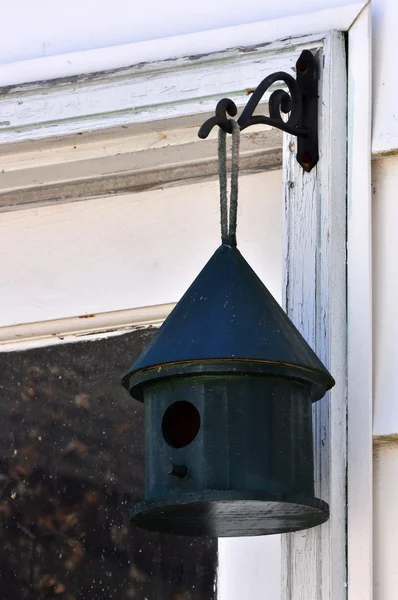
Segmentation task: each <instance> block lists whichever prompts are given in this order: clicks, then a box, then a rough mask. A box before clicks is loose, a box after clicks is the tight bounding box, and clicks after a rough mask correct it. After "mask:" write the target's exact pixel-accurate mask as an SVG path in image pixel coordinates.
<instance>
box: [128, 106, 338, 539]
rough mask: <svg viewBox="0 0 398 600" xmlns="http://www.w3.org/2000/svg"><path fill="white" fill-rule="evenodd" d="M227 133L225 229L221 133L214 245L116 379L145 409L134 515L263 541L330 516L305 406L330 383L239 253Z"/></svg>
mask: <svg viewBox="0 0 398 600" xmlns="http://www.w3.org/2000/svg"><path fill="white" fill-rule="evenodd" d="M217 118H218V117H217ZM231 121H232V120H231ZM217 124H219V123H218V122H217ZM231 129H232V170H231V198H230V207H229V223H228V214H227V212H228V211H227V197H226V195H227V192H226V145H225V138H226V132H225V131H224V130H222V129H221V130H220V134H219V136H220V137H219V162H220V201H221V202H220V204H221V231H222V244H221V246H220V247H219V248H218V249H217V250H216V252H215V253H214V254H213V256H212V257H211V258H210V260H209V262H208V263H207V264H206V265H205V267H204V268H203V270H202V271H201V273H200V274H199V275H198V277H197V278H196V279H195V281H194V282H193V283H192V285H191V286H190V288H189V289H188V290H187V292H186V293H185V294H184V296H183V297H182V298H181V300H180V301H179V302H178V304H177V305H176V307H175V308H174V310H173V311H172V312H171V313H170V315H169V316H168V318H167V319H166V321H165V322H164V323H163V325H162V326H161V327H160V329H159V330H158V332H157V334H156V335H155V336H154V337H153V338H152V341H151V342H150V344H149V345H148V347H147V348H146V350H145V351H144V352H143V354H142V355H141V356H140V357H139V358H138V360H137V361H136V362H135V363H134V364H133V365H132V367H131V369H130V371H129V372H128V373H127V374H126V375H125V377H124V379H123V385H124V386H125V387H126V388H127V389H128V390H129V392H130V394H131V396H132V397H133V398H135V399H136V400H139V401H141V402H144V404H145V439H146V442H145V446H146V450H145V460H146V465H145V499H144V500H143V501H142V502H141V503H139V504H137V505H136V506H134V507H133V508H132V511H131V519H132V521H133V522H134V523H135V524H136V525H138V526H140V527H142V528H144V529H148V530H152V531H158V532H167V533H175V534H180V535H193V536H217V537H222V536H247V535H264V534H272V533H283V532H289V531H296V530H299V529H306V528H308V527H313V526H315V525H319V524H320V523H323V522H324V521H326V520H327V518H328V515H329V507H328V505H327V504H326V503H325V502H323V501H322V500H320V499H318V498H315V497H314V472H313V471H314V469H313V438H312V403H313V402H314V401H316V400H319V399H320V398H322V396H324V394H325V393H326V391H327V390H328V389H330V388H331V387H332V386H333V385H334V380H333V378H332V376H331V375H330V373H329V372H328V371H327V369H326V368H325V367H324V365H323V364H322V362H321V361H320V360H319V358H318V357H317V356H316V354H315V353H314V352H313V350H312V349H311V348H310V346H309V345H308V344H307V342H306V341H305V340H304V338H303V337H302V335H301V334H300V332H299V331H298V330H297V329H296V327H295V326H294V325H293V323H292V322H291V321H290V319H289V318H288V316H287V315H286V313H285V312H284V311H283V310H282V308H281V307H280V306H279V304H278V303H277V301H276V300H275V299H274V298H273V296H272V295H271V294H270V292H269V291H268V290H267V288H266V287H265V286H264V284H263V283H262V281H261V280H260V279H259V277H258V276H257V275H256V273H255V272H254V271H253V269H252V268H251V267H250V265H249V264H248V263H247V262H246V260H245V259H244V258H243V256H242V254H241V253H240V252H239V250H238V249H237V247H236V215H237V175H238V157H239V131H240V128H239V124H237V123H236V122H235V121H232V124H231Z"/></svg>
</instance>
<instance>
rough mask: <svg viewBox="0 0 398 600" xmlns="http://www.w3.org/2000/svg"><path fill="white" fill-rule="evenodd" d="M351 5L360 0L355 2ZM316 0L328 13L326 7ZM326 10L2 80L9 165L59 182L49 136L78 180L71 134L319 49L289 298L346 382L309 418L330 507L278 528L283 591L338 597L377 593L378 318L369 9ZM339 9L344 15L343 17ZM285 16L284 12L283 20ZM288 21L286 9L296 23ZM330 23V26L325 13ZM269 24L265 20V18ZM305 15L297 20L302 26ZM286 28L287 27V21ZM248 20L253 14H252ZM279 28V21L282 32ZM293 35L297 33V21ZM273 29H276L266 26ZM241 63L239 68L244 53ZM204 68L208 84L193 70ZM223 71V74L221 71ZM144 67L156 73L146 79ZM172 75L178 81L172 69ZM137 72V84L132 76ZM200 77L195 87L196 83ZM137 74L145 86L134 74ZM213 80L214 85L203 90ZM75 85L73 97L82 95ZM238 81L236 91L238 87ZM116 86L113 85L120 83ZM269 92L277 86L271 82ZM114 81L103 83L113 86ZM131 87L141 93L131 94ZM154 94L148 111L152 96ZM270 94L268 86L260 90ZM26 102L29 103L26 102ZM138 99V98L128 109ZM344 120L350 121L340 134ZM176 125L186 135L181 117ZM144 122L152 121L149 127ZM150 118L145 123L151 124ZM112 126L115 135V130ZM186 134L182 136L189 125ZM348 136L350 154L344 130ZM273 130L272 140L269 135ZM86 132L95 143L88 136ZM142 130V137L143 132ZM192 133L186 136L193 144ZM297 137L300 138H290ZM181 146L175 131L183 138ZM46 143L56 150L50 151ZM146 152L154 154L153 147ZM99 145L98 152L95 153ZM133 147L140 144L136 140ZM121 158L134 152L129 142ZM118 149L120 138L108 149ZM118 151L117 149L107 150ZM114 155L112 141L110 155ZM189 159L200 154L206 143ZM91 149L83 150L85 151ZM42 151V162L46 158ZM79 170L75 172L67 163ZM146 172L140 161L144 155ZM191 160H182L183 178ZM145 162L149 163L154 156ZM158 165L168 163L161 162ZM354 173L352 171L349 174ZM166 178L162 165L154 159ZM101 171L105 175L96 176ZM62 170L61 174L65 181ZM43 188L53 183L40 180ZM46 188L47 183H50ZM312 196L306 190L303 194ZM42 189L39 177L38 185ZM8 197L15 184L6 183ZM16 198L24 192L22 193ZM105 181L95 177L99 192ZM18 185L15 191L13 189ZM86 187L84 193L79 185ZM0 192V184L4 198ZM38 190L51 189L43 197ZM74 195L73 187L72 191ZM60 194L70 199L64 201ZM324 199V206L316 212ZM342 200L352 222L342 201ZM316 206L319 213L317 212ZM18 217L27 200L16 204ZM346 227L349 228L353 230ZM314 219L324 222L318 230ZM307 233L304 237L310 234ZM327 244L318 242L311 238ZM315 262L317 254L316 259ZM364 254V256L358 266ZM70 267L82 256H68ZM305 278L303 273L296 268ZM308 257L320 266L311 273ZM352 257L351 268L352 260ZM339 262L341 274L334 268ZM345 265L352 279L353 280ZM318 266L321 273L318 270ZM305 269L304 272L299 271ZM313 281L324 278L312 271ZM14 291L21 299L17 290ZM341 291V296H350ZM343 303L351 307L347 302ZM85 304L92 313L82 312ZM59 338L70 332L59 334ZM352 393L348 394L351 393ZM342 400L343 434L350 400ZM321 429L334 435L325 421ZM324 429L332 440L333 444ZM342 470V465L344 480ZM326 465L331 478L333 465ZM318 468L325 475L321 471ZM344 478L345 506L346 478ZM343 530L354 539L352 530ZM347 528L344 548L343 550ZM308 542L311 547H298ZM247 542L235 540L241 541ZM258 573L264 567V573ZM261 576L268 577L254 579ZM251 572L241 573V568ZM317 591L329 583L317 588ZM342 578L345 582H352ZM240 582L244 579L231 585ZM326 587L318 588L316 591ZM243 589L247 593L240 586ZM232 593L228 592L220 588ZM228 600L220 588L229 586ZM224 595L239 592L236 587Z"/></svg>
mask: <svg viewBox="0 0 398 600" xmlns="http://www.w3.org/2000/svg"><path fill="white" fill-rule="evenodd" d="M353 7H354V8H353ZM338 11H339V19H340V21H339V22H340V26H339V28H340V31H341V32H345V34H346V38H347V41H348V44H347V48H348V61H347V63H346V60H345V54H344V52H345V43H344V42H345V41H344V39H343V36H342V34H341V33H335V32H329V33H321V34H317V33H314V32H313V30H312V28H313V27H315V26H316V27H317V31H328V29H329V27H330V23H331V20H330V19H331V17H330V15H331V12H332V13H333V12H334V15H335V16H336V15H337V12H338ZM321 13H324V15H323V16H322V15H321ZM316 14H317V15H318V16H317V17H316V18H315V17H309V18H308V16H307V19H305V18H304V17H305V16H298V17H297V20H296V24H297V23H301V24H302V26H303V27H304V23H306V25H305V28H304V29H303V31H308V32H309V35H306V36H300V37H294V38H288V39H284V40H282V41H274V42H273V41H270V42H269V43H268V42H267V43H266V44H265V45H259V46H258V47H254V48H253V47H248V46H249V44H248V43H247V44H246V46H247V47H246V48H243V49H234V50H225V51H224V52H221V51H220V50H218V51H217V52H216V53H215V54H210V55H207V56H205V57H200V58H193V59H192V58H186V59H184V58H181V59H178V60H177V61H175V60H174V61H172V62H170V61H167V60H166V61H164V62H163V63H159V62H154V63H150V64H148V65H146V66H144V67H143V66H139V67H132V68H129V69H126V70H122V71H120V70H119V69H118V70H116V71H113V72H110V73H106V74H98V75H95V76H93V77H91V78H88V79H87V78H86V77H81V78H80V79H79V78H77V80H73V81H71V80H70V78H69V79H66V80H64V81H61V82H54V81H49V82H44V83H41V84H36V83H33V84H27V85H18V86H16V87H14V88H12V89H9V90H7V93H5V90H3V93H2V94H1V95H0V106H1V107H2V109H4V111H5V112H4V114H5V117H4V119H5V121H4V122H7V121H9V122H10V123H9V125H6V126H4V127H2V130H1V131H0V144H1V146H2V148H3V149H5V150H6V154H7V155H8V156H11V159H10V160H11V162H12V168H13V169H14V171H15V172H18V170H19V171H20V172H22V171H23V170H24V169H25V168H26V166H29V165H30V163H29V161H30V160H33V158H30V157H29V156H28V154H29V149H33V150H35V151H36V150H37V149H42V150H44V153H43V156H44V159H43V160H44V162H42V163H41V164H40V168H41V169H42V172H43V173H44V174H45V177H47V184H48V185H54V182H57V181H58V180H57V177H58V171H57V168H59V164H60V161H59V162H56V161H54V160H53V159H51V149H52V148H53V145H54V144H61V146H62V147H64V146H65V143H66V142H67V144H69V146H70V149H69V154H68V156H67V157H66V161H68V160H69V161H70V163H71V164H72V163H73V165H74V167H73V168H72V169H71V174H70V181H71V182H74V181H75V182H76V181H77V180H78V178H79V175H78V173H79V169H81V166H82V164H84V163H82V162H79V160H78V161H76V160H74V159H71V154H72V153H73V145H74V140H76V139H78V138H77V135H79V134H81V133H87V134H88V133H89V132H90V131H94V133H96V134H98V140H99V141H98V142H96V140H95V139H94V138H93V141H92V144H93V146H92V147H91V150H93V148H94V150H93V151H95V152H98V147H97V146H96V143H97V145H101V144H102V145H103V144H104V140H105V141H107V140H108V141H109V139H111V138H112V135H114V131H115V128H119V127H126V128H127V130H129V127H131V126H134V124H136V123H143V122H148V121H149V120H154V121H161V120H162V119H163V120H165V119H175V118H177V117H178V118H179V119H184V118H189V117H191V116H192V115H195V116H196V117H199V118H201V117H202V116H203V114H205V113H206V112H208V111H212V110H213V108H214V104H215V100H216V99H217V98H219V97H222V96H224V95H232V97H233V99H234V100H235V102H236V103H237V105H238V107H240V106H242V105H243V104H244V103H245V101H246V99H247V95H246V90H247V89H248V88H251V87H254V86H255V85H256V84H257V83H258V82H259V81H260V80H261V79H262V78H263V77H264V76H265V75H266V74H267V73H268V72H273V71H275V70H287V69H288V68H291V66H292V65H293V64H294V60H295V57H296V55H297V52H298V49H300V48H302V47H306V48H313V49H315V48H317V47H321V46H322V47H323V48H324V52H325V53H324V58H325V63H324V64H323V66H322V77H323V79H322V86H323V87H322V97H321V101H320V105H319V111H320V120H321V122H322V125H321V137H322V136H323V142H322V145H321V154H323V157H321V163H320V165H319V166H318V167H317V168H316V169H314V170H313V172H312V173H311V174H309V175H307V174H306V175H304V176H303V174H302V173H301V172H300V170H299V168H298V166H297V164H296V162H295V158H294V153H292V152H291V148H292V145H291V144H290V142H291V141H292V140H291V139H290V138H289V136H285V137H284V158H283V169H284V186H283V187H284V197H285V211H286V212H285V223H286V229H285V265H286V269H285V275H286V281H285V286H284V287H285V306H286V308H287V311H288V314H289V315H290V317H291V318H292V319H293V320H294V321H295V322H296V324H297V326H298V327H299V328H301V329H302V331H303V333H304V335H305V336H306V337H307V339H309V341H310V342H311V343H312V344H313V345H314V346H315V348H316V350H317V351H318V353H319V354H320V355H321V357H322V358H323V359H324V360H325V361H326V362H327V363H328V364H329V365H330V367H331V370H332V372H333V373H334V374H335V373H338V374H339V382H338V385H337V386H336V388H335V389H334V390H333V391H332V393H331V395H330V402H329V404H326V403H323V404H322V406H321V408H320V409H319V411H318V413H317V417H316V420H315V432H314V439H315V442H316V480H317V485H320V482H321V483H322V485H321V495H322V497H325V498H330V501H331V510H332V513H331V519H330V521H329V522H328V524H326V525H324V526H322V527H321V528H317V529H316V530H312V531H308V532H301V533H298V534H292V535H289V536H286V537H285V541H284V552H283V554H284V567H283V586H282V597H283V598H284V599H285V600H288V599H289V600H293V599H294V600H295V599H300V598H305V599H306V600H315V599H317V600H318V598H320V597H321V598H322V599H326V598H333V600H340V599H341V600H343V598H344V599H345V598H347V597H348V598H349V599H352V600H354V599H355V600H356V599H357V598H363V599H365V598H369V599H370V598H371V597H372V459H371V451H372V432H371V411H372V369H371V362H372V334H371V331H372V321H371V319H372V318H371V305H372V298H371V210H370V190H371V186H370V159H371V151H370V115H371V92H370V84H371V76H370V37H371V36H370V9H369V4H364V3H357V4H355V5H350V6H349V7H340V8H338V9H333V11H320V13H316ZM344 19H346V21H345V22H344ZM282 21H285V23H287V22H288V20H282ZM291 22H292V21H291V20H290V23H291ZM322 24H324V27H322V26H321V25H322ZM274 25H275V24H274V23H271V22H270V28H272V27H273V26H274ZM296 26H297V25H296ZM287 27H288V26H287ZM248 28H249V26H248ZM280 31H281V29H280V30H279V33H280ZM296 34H297V32H296ZM269 35H271V34H269ZM237 64H239V69H236V65H237ZM347 67H348V87H347V92H348V98H347V102H345V93H346V92H345V83H344V79H345V75H346V68H347ZM203 70H205V72H206V84H205V85H204V84H200V83H199V87H198V86H197V85H196V84H197V82H198V81H199V82H200V77H198V75H199V74H200V73H203ZM221 72H222V75H221ZM148 78H150V80H151V86H148ZM165 78H166V79H167V78H169V80H170V81H172V82H173V85H172V86H171V91H170V92H168V93H167V94H168V95H167V97H166V98H165V96H164V95H162V94H161V89H160V88H159V94H158V96H156V95H155V96H154V94H153V88H154V87H155V88H156V85H155V84H156V82H158V83H159V82H163V83H162V85H163V84H164V81H165ZM177 79H178V82H177V84H176V81H177ZM137 82H138V84H137ZM192 85H195V86H196V87H195V92H194V93H191V92H190V91H189V90H191V89H192ZM137 86H138V87H137ZM209 89H211V90H212V91H211V94H209ZM76 90H78V97H79V102H78V103H76V102H74V101H73V100H74V99H75V98H76ZM134 90H135V92H134ZM231 90H232V94H231ZM115 91H116V92H117V93H115ZM271 91H272V90H271ZM105 92H107V93H105ZM133 92H134V93H133ZM148 95H150V96H151V98H152V100H153V102H154V103H153V104H152V106H151V107H150V110H148V106H147V100H145V102H144V101H143V100H142V99H143V98H145V99H147V97H148ZM266 101H267V97H265V102H266ZM22 105H23V108H18V107H21V106H22ZM131 107H133V110H131ZM346 125H347V132H348V133H347V134H346ZM173 132H174V135H176V136H177V138H178V136H182V137H183V136H184V135H186V128H184V126H183V127H181V121H178V123H177V127H175V128H174V129H173ZM149 133H150V132H149ZM147 135H148V131H147V130H145V131H144V133H143V136H144V137H145V136H147ZM109 136H111V138H109ZM181 139H182V138H181ZM346 139H348V146H347V155H345V140H346ZM272 140H273V138H272V134H269V136H268V137H267V135H265V136H264V143H265V144H269V149H271V148H272V143H273V141H272ZM90 143H91V142H90ZM142 143H144V142H142ZM194 143H195V142H192V144H194ZM293 144H294V140H293ZM176 145H177V146H178V140H177V142H176ZM46 150H50V152H47V153H46V152H45V151H46ZM147 150H148V157H149V156H150V152H149V147H148V148H147ZM95 152H94V153H95ZM133 153H134V152H133ZM125 154H126V159H129V155H130V154H131V153H130V152H128V151H126V152H125ZM116 155H117V152H116V151H115V152H114V154H113V158H114V156H116ZM111 156H112V152H111ZM108 157H109V154H108ZM195 157H196V158H194V161H196V164H199V163H200V162H201V160H203V156H201V154H200V151H199V154H197V155H196V154H195ZM84 160H86V159H84ZM46 161H47V162H46ZM74 168H75V169H76V170H75V171H74V170H73V169H74ZM141 168H142V171H145V165H144V166H143V167H141ZM191 168H192V163H191V164H190V165H187V167H186V169H185V172H184V170H183V171H182V172H181V180H183V179H184V177H186V175H187V172H188V171H189V169H191ZM147 170H148V169H147ZM160 171H161V170H160ZM346 173H347V177H346ZM159 177H160V181H161V178H162V171H161V172H160V175H159ZM98 179H100V177H99V178H98ZM62 184H65V182H61V185H62ZM41 188H42V190H43V189H44V188H45V185H44V184H43V182H42V185H41ZM42 190H41V191H42ZM298 190H300V198H302V197H303V196H304V198H305V202H301V201H300V202H299V201H298V199H297V196H298ZM39 191H40V190H39ZM3 192H4V194H3V200H4V198H5V196H6V193H7V190H5V191H4V190H3ZM24 192H26V188H25V189H20V190H19V192H18V191H16V190H12V194H11V193H9V194H8V197H7V198H6V199H5V202H3V204H2V210H10V209H11V210H12V209H14V208H16V207H17V208H23V207H24V206H26V195H25V196H24V195H23V194H24ZM18 193H19V194H20V198H25V200H22V203H20V202H19V199H18ZM95 193H96V194H99V192H98V190H97V191H96V192H95ZM11 195H13V196H14V202H12V201H11V200H12V198H11V200H10V196H11ZM82 197H84V195H83V196H82ZM1 200H2V198H1V197H0V202H1ZM36 200H37V202H38V203H40V204H41V203H43V202H46V201H48V200H46V199H45V198H43V197H40V195H39V196H37V198H36ZM69 200H71V198H69ZM60 201H64V200H62V199H61V200H60ZM319 203H321V206H322V210H321V211H319V210H318V209H319ZM346 207H347V222H345V209H346ZM314 210H315V212H314ZM21 218H23V211H22V212H21ZM346 226H347V230H346ZM319 232H321V233H322V235H321V237H319ZM303 240H307V241H308V245H307V244H306V243H303ZM318 242H319V243H320V244H321V247H316V245H317V243H318ZM309 247H310V248H312V250H314V248H315V251H316V252H315V254H316V259H317V260H316V261H314V260H313V258H314V256H315V255H314V254H312V255H311V261H312V262H311V261H310V263H309V262H308V260H307V259H308V248H309ZM309 265H311V266H309ZM359 266H360V267H361V268H359ZM74 268H75V266H74ZM303 268H305V269H306V273H307V274H308V277H306V278H303V277H302V275H301V273H302V269H303ZM311 268H313V269H315V270H313V271H312V272H311ZM346 269H347V270H346ZM336 273H340V277H339V278H338V281H336ZM345 275H346V276H347V288H346V286H345V282H346V279H345ZM318 276H319V277H320V278H321V279H316V277H318ZM304 279H305V280H306V281H304ZM315 280H316V283H317V285H316V286H314V285H313V283H314V281H315ZM16 301H17V299H16ZM346 302H347V304H346ZM170 308H171V307H170V305H160V306H151V307H136V308H132V309H121V310H120V311H116V312H115V311H113V312H109V313H106V312H105V313H102V314H100V315H96V316H95V317H92V318H90V319H81V315H79V313H78V312H73V308H72V309H71V314H70V315H65V318H62V319H57V320H56V321H42V322H35V323H26V324H17V325H14V324H12V323H11V322H10V324H9V325H7V327H4V328H1V329H0V341H1V350H2V351H10V350H14V349H22V348H26V347H32V346H38V345H47V344H49V343H59V342H60V341H65V340H70V341H72V340H75V339H82V338H81V336H84V338H85V339H87V338H86V336H91V337H95V336H99V335H109V330H111V329H116V330H117V332H118V333H123V332H124V331H127V330H128V329H129V328H131V327H137V326H142V325H147V324H150V323H160V322H161V321H162V320H163V319H164V318H165V316H166V315H167V314H168V312H169V310H170ZM346 308H347V313H346ZM85 316H87V315H85ZM60 338H62V340H61V339H60ZM347 398H348V405H347ZM347 406H348V415H349V418H348V444H347V440H346V413H347ZM325 432H326V434H325ZM325 435H326V441H328V440H329V441H330V443H331V444H332V451H330V452H329V450H330V446H329V444H328V443H326V444H325ZM346 469H348V474H347V479H346ZM325 472H326V477H325ZM321 474H322V477H321ZM347 483H348V511H347V514H346V512H345V505H346V500H347V497H346V493H347V491H346V484H347ZM346 531H347V532H348V540H346ZM346 541H347V553H346ZM303 549H305V551H304V550H303ZM241 551H242V549H240V552H241ZM251 568H252V577H256V572H257V573H258V571H259V570H260V571H261V569H263V568H265V565H262V564H261V556H260V555H258V556H257V561H256V564H255V565H252V566H251ZM258 576H259V575H258V574H257V577H258ZM260 579H261V578H260ZM246 581H247V578H246ZM260 585H262V584H260V583H259V584H258V585H257V584H256V580H254V581H253V584H252V587H253V590H257V591H255V592H253V599H254V598H255V594H258V597H263V591H262V590H261V589H260ZM320 590H321V591H320ZM347 590H348V592H347ZM244 593H245V591H244V590H238V589H237V590H236V598H238V597H239V598H241V597H243V595H244ZM319 594H321V595H319ZM246 597H247V594H246ZM221 600H224V599H221ZM225 600H226V599H225ZM228 600H234V599H231V598H228Z"/></svg>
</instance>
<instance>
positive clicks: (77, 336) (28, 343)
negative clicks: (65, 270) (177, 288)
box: [0, 304, 174, 352]
mask: <svg viewBox="0 0 398 600" xmlns="http://www.w3.org/2000/svg"><path fill="white" fill-rule="evenodd" d="M173 308H174V304H160V305H158V306H143V307H140V308H132V309H130V310H119V311H115V312H110V313H99V314H96V315H80V316H77V317H70V318H66V319H54V320H51V321H43V322H41V323H25V324H22V325H13V326H10V327H0V352H1V351H7V352H9V351H16V350H26V349H27V348H37V347H40V346H49V345H52V344H60V343H68V342H69V343H70V342H76V341H78V340H81V339H82V337H86V338H88V337H89V338H90V339H97V338H98V337H102V336H103V335H106V336H108V335H112V334H113V335H117V334H121V333H126V331H129V330H131V329H136V328H137V327H148V326H155V327H156V326H158V325H160V324H161V323H162V322H163V321H164V320H165V318H166V317H167V316H168V314H169V313H170V312H171V310H172V309H173Z"/></svg>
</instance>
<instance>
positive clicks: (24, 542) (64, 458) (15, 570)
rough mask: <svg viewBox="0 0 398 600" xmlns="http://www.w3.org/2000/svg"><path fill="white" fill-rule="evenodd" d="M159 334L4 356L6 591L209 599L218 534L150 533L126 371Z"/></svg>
mask: <svg viewBox="0 0 398 600" xmlns="http://www.w3.org/2000/svg"><path fill="white" fill-rule="evenodd" d="M151 335H152V331H151V330H148V329H147V330H141V331H136V332H133V333H129V334H126V335H123V336H117V337H112V338H108V339H103V340H97V341H85V342H79V343H74V344H65V345H61V346H50V347H47V348H40V349H36V350H29V351H24V352H15V353H14V352H11V353H3V354H1V355H0V413H1V414H0V416H1V420H0V423H1V435H0V538H1V539H0V597H1V598H4V600H19V599H21V600H22V599H29V600H30V599H32V600H33V599H42V598H57V599H59V600H110V599H117V600H145V599H147V600H213V599H214V598H215V591H214V582H215V570H216V560H217V541H216V540H208V539H200V540H199V539H195V538H189V537H188V538H182V537H175V536H167V535H158V534H154V533H149V532H144V531H142V530H139V529H137V528H134V527H132V526H131V525H130V523H129V519H128V509H129V506H130V504H132V503H134V502H136V501H139V500H141V499H142V497H143V494H144V429H143V406H142V405H141V404H140V403H138V402H136V401H134V400H132V399H131V398H130V397H129V396H128V394H127V392H126V391H125V390H124V389H123V388H122V387H121V384H120V377H121V375H122V374H123V373H124V372H125V371H126V370H127V368H128V367H129V365H130V363H131V362H132V361H133V359H134V357H135V356H138V354H139V353H140V352H141V350H142V348H143V347H144V345H145V344H146V343H147V342H148V340H149V339H150V337H151Z"/></svg>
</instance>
